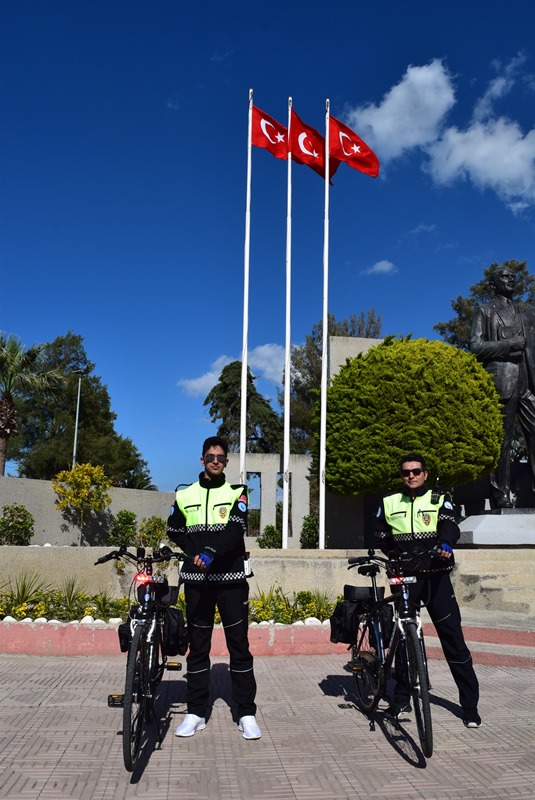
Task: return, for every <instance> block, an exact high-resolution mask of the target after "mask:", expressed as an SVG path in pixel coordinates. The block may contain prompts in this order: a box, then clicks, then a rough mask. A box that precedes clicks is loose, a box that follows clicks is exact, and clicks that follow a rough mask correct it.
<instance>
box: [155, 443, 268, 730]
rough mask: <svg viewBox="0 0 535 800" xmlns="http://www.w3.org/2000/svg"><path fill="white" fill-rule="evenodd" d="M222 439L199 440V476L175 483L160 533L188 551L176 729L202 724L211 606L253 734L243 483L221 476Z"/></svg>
mask: <svg viewBox="0 0 535 800" xmlns="http://www.w3.org/2000/svg"><path fill="white" fill-rule="evenodd" d="M227 453H228V445H227V442H226V441H225V440H224V439H221V438H220V437H219V436H211V437H210V438H209V439H206V441H205V442H204V444H203V448H202V456H201V464H202V465H203V471H202V472H201V474H200V475H199V480H198V481H197V482H196V483H193V484H191V486H188V487H187V488H186V489H181V490H177V492H176V500H175V503H174V505H173V507H172V508H171V515H170V517H169V519H168V521H167V535H168V537H169V539H171V541H173V542H176V544H178V545H179V547H180V548H181V549H182V550H183V551H184V552H185V553H186V554H187V555H188V556H190V560H189V561H187V562H186V563H185V564H184V567H183V569H182V572H181V579H182V581H183V583H184V591H185V596H186V617H187V623H188V633H189V652H188V656H187V684H188V713H187V714H186V716H185V718H184V721H183V722H182V724H181V725H179V726H178V728H177V729H176V732H175V733H176V735H177V736H182V737H184V736H193V735H194V734H195V732H196V731H200V730H203V728H205V727H206V713H207V710H208V709H207V707H208V698H209V693H210V657H209V655H210V645H211V641H212V630H213V627H214V618H215V609H216V605H217V608H218V609H219V613H220V615H221V621H222V623H223V628H224V631H225V638H226V643H227V648H228V651H229V654H230V677H231V682H232V696H233V700H234V703H235V705H236V707H237V714H238V718H239V729H240V731H242V733H243V737H244V739H259V738H260V736H261V733H260V728H259V727H258V724H257V722H256V716H255V715H256V705H255V695H256V682H255V677H254V672H253V657H252V655H251V653H250V650H249V641H248V598H249V584H248V583H247V579H246V578H247V576H246V574H245V567H244V555H245V542H244V536H245V535H246V533H247V487H246V486H243V485H241V484H240V485H231V484H230V483H227V481H226V478H225V473H224V470H225V467H226V465H227V463H228V459H227Z"/></svg>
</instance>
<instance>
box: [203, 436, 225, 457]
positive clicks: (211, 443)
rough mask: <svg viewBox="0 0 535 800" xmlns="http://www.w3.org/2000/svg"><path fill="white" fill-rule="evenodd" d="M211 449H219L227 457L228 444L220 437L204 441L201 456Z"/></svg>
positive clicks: (210, 437)
mask: <svg viewBox="0 0 535 800" xmlns="http://www.w3.org/2000/svg"><path fill="white" fill-rule="evenodd" d="M211 447H220V448H221V449H222V450H223V451H224V452H225V455H226V456H227V455H228V442H227V440H226V439H222V438H221V436H209V437H208V439H205V440H204V443H203V446H202V454H203V456H204V454H205V453H207V452H208V450H209V449H210V448H211Z"/></svg>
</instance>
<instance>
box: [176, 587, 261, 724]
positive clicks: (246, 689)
mask: <svg viewBox="0 0 535 800" xmlns="http://www.w3.org/2000/svg"><path fill="white" fill-rule="evenodd" d="M185 596H186V617H187V623H188V633H189V652H188V656H187V670H188V671H187V684H188V713H189V714H196V715H197V716H198V717H204V716H206V709H207V705H208V698H209V694H210V646H211V643H212V631H213V628H214V615H215V607H216V604H217V607H218V609H219V613H220V615H221V622H222V623H223V628H224V630H225V638H226V642H227V648H228V651H229V654H230V677H231V682H232V699H233V700H234V703H235V705H236V707H237V711H238V717H244V716H249V715H253V716H254V715H255V714H256V705H255V702H254V700H255V696H256V681H255V677H254V671H253V657H252V655H251V653H250V651H249V640H248V628H249V620H248V608H249V584H248V583H247V582H246V581H244V582H243V583H227V584H225V583H215V582H214V583H208V582H204V581H203V582H202V583H201V584H189V583H186V584H185Z"/></svg>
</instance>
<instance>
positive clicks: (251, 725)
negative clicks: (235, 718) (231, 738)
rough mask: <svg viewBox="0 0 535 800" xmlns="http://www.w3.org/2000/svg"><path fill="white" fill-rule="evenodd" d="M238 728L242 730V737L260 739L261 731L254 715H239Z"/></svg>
mask: <svg viewBox="0 0 535 800" xmlns="http://www.w3.org/2000/svg"><path fill="white" fill-rule="evenodd" d="M238 729H239V730H240V731H243V738H244V739H260V737H261V736H262V732H261V731H260V728H259V727H258V725H257V724H256V717H240V722H239V725H238Z"/></svg>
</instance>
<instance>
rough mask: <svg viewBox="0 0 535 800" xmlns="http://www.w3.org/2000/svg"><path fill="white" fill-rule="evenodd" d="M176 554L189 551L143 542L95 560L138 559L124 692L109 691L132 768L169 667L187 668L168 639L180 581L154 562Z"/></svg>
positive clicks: (124, 634)
mask: <svg viewBox="0 0 535 800" xmlns="http://www.w3.org/2000/svg"><path fill="white" fill-rule="evenodd" d="M173 558H175V559H177V560H183V559H184V555H183V554H182V553H174V552H172V550H171V549H170V548H169V547H163V548H162V549H161V550H159V551H158V550H155V551H154V552H153V553H152V555H145V549H144V548H138V549H137V552H136V555H133V554H132V553H129V552H128V550H127V549H126V547H124V546H122V547H120V548H119V550H114V551H112V552H111V553H108V554H107V555H105V556H102V557H101V558H99V559H98V560H97V561H96V562H95V565H96V564H104V563H105V562H107V561H111V560H112V559H116V560H117V561H120V560H123V561H127V562H130V563H131V564H133V565H134V566H135V567H136V570H137V571H136V574H135V575H134V578H133V580H132V584H131V587H130V595H132V590H133V588H134V587H135V588H136V598H137V601H138V602H137V604H134V605H132V606H131V608H130V613H129V618H128V622H127V623H124V624H123V625H122V626H120V630H119V639H120V642H121V650H122V651H126V652H128V656H127V661H126V678H125V688H124V694H113V695H109V696H108V706H110V707H112V708H122V709H123V760H124V765H125V768H126V769H127V770H128V772H132V771H133V770H134V767H135V765H136V763H137V760H138V758H139V754H140V752H141V749H142V745H143V729H144V726H145V722H152V721H153V720H154V719H155V717H156V711H155V698H156V694H157V691H158V686H159V685H160V682H161V680H162V677H163V673H164V670H165V669H169V670H181V669H182V664H181V663H180V662H179V661H169V660H168V657H167V655H166V653H165V649H166V648H165V642H164V627H165V624H166V618H168V615H169V606H171V605H173V604H174V603H176V601H177V599H178V591H179V586H169V584H168V581H167V578H165V577H164V576H163V575H154V574H153V565H154V564H159V563H162V562H164V561H166V562H168V561H170V560H171V559H173ZM181 649H183V650H184V652H181ZM178 652H179V653H180V654H181V655H183V654H184V653H185V649H184V648H183V647H182V648H180V649H179V650H178ZM160 745H161V736H160V731H159V726H158V746H160Z"/></svg>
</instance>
